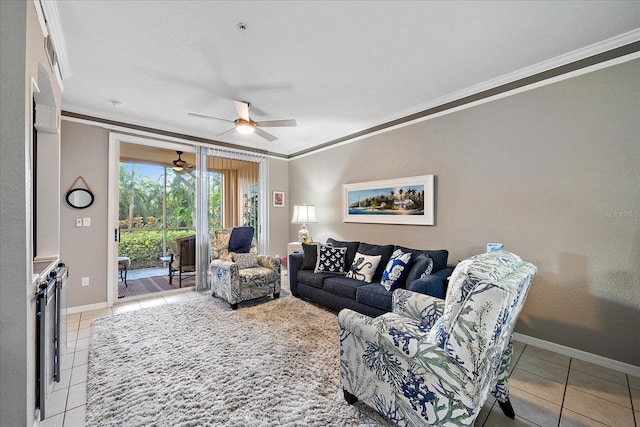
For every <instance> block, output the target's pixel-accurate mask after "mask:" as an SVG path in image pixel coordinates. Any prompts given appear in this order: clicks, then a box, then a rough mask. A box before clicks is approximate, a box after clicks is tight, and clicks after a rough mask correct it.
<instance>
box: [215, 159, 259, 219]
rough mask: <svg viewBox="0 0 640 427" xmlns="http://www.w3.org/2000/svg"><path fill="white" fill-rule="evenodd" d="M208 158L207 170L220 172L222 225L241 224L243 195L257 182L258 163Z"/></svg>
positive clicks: (247, 193)
mask: <svg viewBox="0 0 640 427" xmlns="http://www.w3.org/2000/svg"><path fill="white" fill-rule="evenodd" d="M208 159H209V160H208V165H207V168H208V170H210V171H214V172H219V173H222V188H223V190H222V191H223V193H222V194H223V202H222V203H223V221H224V227H225V228H230V227H236V226H240V225H243V224H244V216H245V195H246V196H247V197H248V196H249V186H250V185H252V184H256V183H257V182H258V173H259V170H260V168H259V164H258V163H255V162H246V161H242V160H234V159H227V158H223V157H212V156H209V158H208Z"/></svg>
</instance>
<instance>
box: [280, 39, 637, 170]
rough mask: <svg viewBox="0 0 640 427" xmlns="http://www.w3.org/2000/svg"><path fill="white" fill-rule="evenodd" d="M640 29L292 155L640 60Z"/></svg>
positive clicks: (472, 87) (291, 157)
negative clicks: (636, 59) (639, 58)
mask: <svg viewBox="0 0 640 427" xmlns="http://www.w3.org/2000/svg"><path fill="white" fill-rule="evenodd" d="M639 42H640V28H636V29H634V30H632V31H629V32H626V33H623V34H620V35H618V36H615V37H612V38H609V39H606V40H603V41H601V42H598V43H595V44H592V45H589V46H586V47H584V48H581V49H577V50H574V51H572V52H569V53H567V54H564V55H559V56H556V57H554V58H551V59H548V60H545V61H542V62H539V63H537V64H534V65H531V66H529V67H525V68H522V69H520V70H517V71H514V72H512V73H508V74H504V75H502V76H500V77H497V78H495V79H491V80H487V81H485V82H482V83H480V84H477V85H474V86H469V87H467V88H465V89H462V90H459V91H456V92H452V93H449V94H447V95H445V96H442V97H440V98H436V99H434V100H431V101H429V102H426V103H424V104H420V105H418V106H415V107H413V108H411V109H410V110H405V111H402V112H399V113H397V114H395V115H393V116H389V117H387V118H386V119H383V120H381V121H378V122H376V123H371V124H370V126H369V127H366V128H363V129H362V130H360V131H357V132H354V133H352V134H350V135H346V136H344V137H342V138H337V139H334V140H332V141H328V142H325V143H321V144H317V145H315V146H312V147H309V148H306V149H302V150H300V151H298V152H295V153H291V154H289V156H288V158H289V159H296V158H300V157H305V156H308V155H310V154H314V153H317V152H320V151H325V150H328V149H331V148H334V147H338V146H340V145H344V144H348V143H351V142H355V141H358V140H360V139H363V138H368V137H370V136H373V135H377V134H380V133H385V132H389V131H391V130H394V129H398V128H400V127H404V126H409V125H412V124H415V123H418V122H421V121H424V120H428V119H431V118H435V117H439V116H442V115H444V114H450V113H453V112H455V111H459V110H462V109H465V108H470V107H473V106H476V105H480V104H483V103H486V102H491V101H493V100H496V99H499V98H503V97H505V96H511V95H514V94H516V93H520V92H523V91H525V90H530V89H534V88H536V87H540V86H543V85H546V84H551V83H554V82H557V81H560V80H563V79H568V78H572V77H576V76H578V75H581V74H585V73H588V72H592V71H596V70H599V69H602V68H606V67H609V66H613V65H616V64H619V63H621V62H625V61H626V60H632V59H635V58H638V56H639V54H638V52H639V51H640V47H639V46H638V44H639Z"/></svg>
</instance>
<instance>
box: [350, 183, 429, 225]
mask: <svg viewBox="0 0 640 427" xmlns="http://www.w3.org/2000/svg"><path fill="white" fill-rule="evenodd" d="M433 183H434V178H433V175H421V176H412V177H408V178H397V179H387V180H382V181H370V182H360V183H355V184H344V185H343V187H344V202H343V206H344V207H343V211H344V219H343V221H344V222H364V223H375V224H412V225H434V223H435V221H434V207H433V206H434V184H433Z"/></svg>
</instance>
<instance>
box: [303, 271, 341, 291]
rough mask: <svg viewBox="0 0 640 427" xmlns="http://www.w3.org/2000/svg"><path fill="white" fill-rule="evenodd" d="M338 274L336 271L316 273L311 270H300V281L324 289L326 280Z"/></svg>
mask: <svg viewBox="0 0 640 427" xmlns="http://www.w3.org/2000/svg"><path fill="white" fill-rule="evenodd" d="M336 275H337V274H336V273H314V272H313V271H311V270H299V271H298V283H302V284H304V285H308V286H312V287H314V288H318V289H322V286H323V282H324V280H325V279H327V278H329V277H334V276H336Z"/></svg>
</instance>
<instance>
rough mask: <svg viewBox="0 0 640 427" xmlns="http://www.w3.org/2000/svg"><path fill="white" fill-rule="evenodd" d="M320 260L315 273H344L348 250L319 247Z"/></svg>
mask: <svg viewBox="0 0 640 427" xmlns="http://www.w3.org/2000/svg"><path fill="white" fill-rule="evenodd" d="M317 251H318V252H317V253H318V259H317V261H316V268H315V269H314V270H313V272H314V273H344V256H345V254H346V253H347V248H334V247H332V246H326V245H317Z"/></svg>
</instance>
